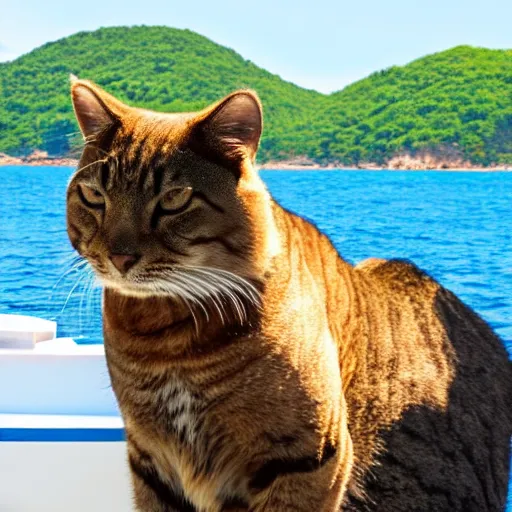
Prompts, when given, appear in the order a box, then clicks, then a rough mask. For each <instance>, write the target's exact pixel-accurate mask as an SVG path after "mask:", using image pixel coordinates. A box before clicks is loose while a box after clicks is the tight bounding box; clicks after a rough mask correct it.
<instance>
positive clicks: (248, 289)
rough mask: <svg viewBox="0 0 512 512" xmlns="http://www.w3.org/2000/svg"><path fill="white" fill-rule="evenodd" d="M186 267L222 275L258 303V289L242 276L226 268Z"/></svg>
mask: <svg viewBox="0 0 512 512" xmlns="http://www.w3.org/2000/svg"><path fill="white" fill-rule="evenodd" d="M186 268H189V269H191V270H195V271H197V272H202V273H206V274H208V275H210V276H211V275H212V274H213V275H217V276H220V275H222V276H224V277H225V278H226V279H228V280H232V281H233V282H234V283H236V284H238V285H239V286H240V287H241V290H240V291H243V293H244V295H245V296H246V297H247V299H249V300H251V301H252V302H254V303H255V304H256V303H257V304H259V303H260V299H261V297H260V295H261V294H260V292H259V290H258V289H257V288H256V287H255V286H254V285H253V284H252V283H251V282H249V281H247V280H246V279H244V278H243V277H241V276H239V275H237V274H234V273H233V272H229V271H228V270H224V269H220V268H215V267H201V266H187V267H186Z"/></svg>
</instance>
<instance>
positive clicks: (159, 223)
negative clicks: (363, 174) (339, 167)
mask: <svg viewBox="0 0 512 512" xmlns="http://www.w3.org/2000/svg"><path fill="white" fill-rule="evenodd" d="M72 98H73V103H74V108H75V112H76V116H77V119H78V122H79V124H80V127H81V130H82V132H83V134H84V136H85V140H86V146H85V149H84V152H83V156H82V159H81V161H80V168H79V170H78V171H77V172H76V174H75V175H74V176H73V178H72V180H71V182H70V184H69V189H68V194H67V215H68V232H69V237H70V239H71V242H72V244H73V246H74V247H75V248H76V249H77V251H78V252H79V253H80V254H81V255H82V256H83V257H85V258H87V260H88V261H89V262H90V264H91V265H92V267H93V268H94V270H95V271H96V273H97V275H98V277H99V279H100V280H101V281H102V282H103V284H104V286H105V292H104V305H103V320H104V335H105V349H106V354H107V360H108V366H109V370H110V376H111V379H112V384H113V388H114V391H115V394H116V396H117V399H118V401H119V406H120V408H121V411H122V415H123V419H124V422H125V425H126V437H127V442H128V459H129V464H130V467H131V473H132V478H133V488H134V497H135V503H136V507H137V509H138V510H141V511H144V512H163V511H208V512H220V511H254V512H261V511H266V512H274V511H276V512H277V511H279V512H285V511H290V512H291V511H293V512H296V511H304V512H311V511H314V512H316V511H328V512H332V511H338V510H343V511H355V510H357V511H384V512H386V511H393V512H397V511H404V512H405V511H407V512H411V511H425V512H427V511H428V512H431V511H438V512H439V511H450V512H454V511H464V512H471V511H475V512H484V511H499V510H503V507H504V503H505V499H506V491H507V480H508V469H509V442H510V435H511V427H512V413H511V396H512V370H511V364H510V362H509V360H508V358H507V354H506V352H505V350H504V348H503V345H502V343H501V341H500V340H499V339H498V337H497V336H496V335H495V334H493V332H492V330H491V329H490V328H489V327H488V325H487V324H486V323H485V322H484V321H483V320H482V319H481V318H480V317H479V316H477V315H476V314H475V313H474V312H473V311H471V310H470V309H469V308H468V307H466V306H465V305H464V304H463V303H462V302H461V301H460V300H458V299H457V297H455V296H454V295H453V294H452V293H451V292H449V291H447V290H446V289H444V288H442V287H441V286H440V285H439V284H438V283H436V282H435V281H434V280H432V279H431V278H430V277H429V276H428V275H426V274H425V273H423V272H422V271H421V270H419V269H418V268H417V267H415V266H414V265H413V264H411V263H408V262H406V261H397V260H392V261H383V260H369V261H366V262H363V263H362V264H361V265H358V266H357V267H355V268H354V267H353V266H352V265H350V264H348V263H346V262H345V261H343V259H341V258H340V256H339V255H338V253H337V252H336V250H335V249H334V247H333V246H332V244H331V242H330V241H329V240H328V238H327V237H326V236H325V235H323V234H322V233H320V232H319V231H318V230H317V229H316V228H315V226H313V225H312V224H311V223H309V222H307V221H305V220H304V219H302V218H300V217H298V216H297V215H294V214H292V213H290V212H288V211H286V210H284V209H283V208H281V207H280V206H279V205H278V204H276V202H275V201H273V200H272V198H271V197H270V195H269V193H268V192H267V190H266V188H265V186H264V185H263V183H262V181H261V180H260V178H259V177H258V174H257V173H256V171H255V170H254V167H253V162H254V158H255V155H256V150H257V147H258V143H259V139H260V135H261V130H262V114H261V106H260V102H259V101H258V98H257V96H256V95H255V94H254V93H253V92H250V91H238V92H235V93H233V94H231V95H229V96H228V97H226V98H225V99H223V100H222V101H220V102H219V103H216V104H215V105H212V106H210V107H208V108H206V109H205V110H203V111H201V112H197V113H186V114H162V113H156V112H150V111H147V110H142V109H137V108H132V107H128V106H127V105H125V104H123V103H121V102H120V101H118V100H117V99H115V98H113V97H112V96H110V95H109V94H107V93H106V92H104V91H102V90H101V89H100V88H99V87H97V86H95V85H93V84H92V83H90V82H87V81H81V80H74V81H73V84H72ZM319 207H320V205H319Z"/></svg>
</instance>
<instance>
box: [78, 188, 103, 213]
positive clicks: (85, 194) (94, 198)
mask: <svg viewBox="0 0 512 512" xmlns="http://www.w3.org/2000/svg"><path fill="white" fill-rule="evenodd" d="M78 194H79V195H80V199H81V200H82V201H83V203H84V204H85V205H86V206H89V207H90V208H103V207H104V206H105V197H104V196H103V194H102V193H101V192H100V191H99V190H98V189H96V188H93V187H90V186H89V185H84V184H83V183H82V184H80V185H78Z"/></svg>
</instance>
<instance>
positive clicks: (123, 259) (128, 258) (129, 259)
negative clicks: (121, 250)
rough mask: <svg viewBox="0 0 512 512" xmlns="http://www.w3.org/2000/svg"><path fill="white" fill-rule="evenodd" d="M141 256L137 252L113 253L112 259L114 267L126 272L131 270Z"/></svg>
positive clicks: (122, 272) (123, 272)
mask: <svg viewBox="0 0 512 512" xmlns="http://www.w3.org/2000/svg"><path fill="white" fill-rule="evenodd" d="M139 259H140V256H138V255H136V254H111V255H110V261H112V263H113V264H114V267H116V268H117V270H119V272H121V274H126V272H128V270H130V269H131V268H132V267H133V265H135V263H137V261H139Z"/></svg>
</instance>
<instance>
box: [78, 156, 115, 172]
mask: <svg viewBox="0 0 512 512" xmlns="http://www.w3.org/2000/svg"><path fill="white" fill-rule="evenodd" d="M107 161H108V159H107V158H102V159H100V160H95V161H94V162H91V163H90V164H87V165H84V166H83V167H80V169H77V170H76V171H75V172H80V171H84V170H85V169H88V168H89V167H91V166H93V165H96V164H100V163H105V162H107Z"/></svg>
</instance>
